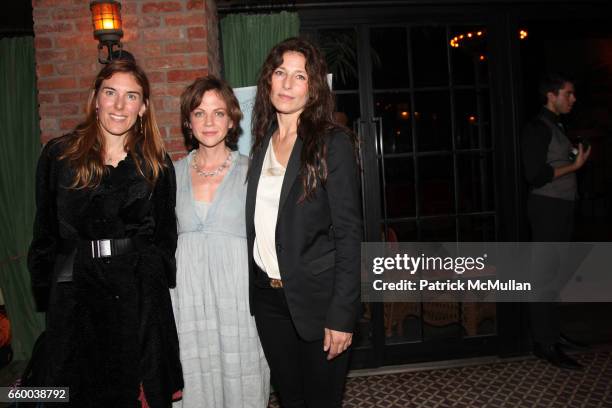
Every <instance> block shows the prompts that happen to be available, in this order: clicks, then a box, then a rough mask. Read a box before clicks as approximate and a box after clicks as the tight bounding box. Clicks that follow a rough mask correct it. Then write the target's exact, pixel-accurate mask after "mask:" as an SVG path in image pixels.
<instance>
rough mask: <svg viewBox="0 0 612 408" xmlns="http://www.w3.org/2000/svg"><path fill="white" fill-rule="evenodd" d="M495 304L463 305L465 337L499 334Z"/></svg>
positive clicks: (470, 303)
mask: <svg viewBox="0 0 612 408" xmlns="http://www.w3.org/2000/svg"><path fill="white" fill-rule="evenodd" d="M496 306H497V305H496V304H495V303H474V302H465V303H462V304H461V308H462V312H463V313H462V316H461V317H462V321H463V332H464V334H465V337H475V336H490V335H493V334H495V333H496V332H497V309H496Z"/></svg>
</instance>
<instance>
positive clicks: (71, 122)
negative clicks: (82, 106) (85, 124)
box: [60, 118, 82, 131]
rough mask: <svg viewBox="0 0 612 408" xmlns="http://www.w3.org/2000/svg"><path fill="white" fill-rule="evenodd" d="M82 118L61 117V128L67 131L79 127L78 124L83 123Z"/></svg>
mask: <svg viewBox="0 0 612 408" xmlns="http://www.w3.org/2000/svg"><path fill="white" fill-rule="evenodd" d="M81 120H82V119H77V118H68V119H61V120H60V129H62V130H65V131H70V130H72V129H74V128H75V127H77V125H78V124H79V123H81Z"/></svg>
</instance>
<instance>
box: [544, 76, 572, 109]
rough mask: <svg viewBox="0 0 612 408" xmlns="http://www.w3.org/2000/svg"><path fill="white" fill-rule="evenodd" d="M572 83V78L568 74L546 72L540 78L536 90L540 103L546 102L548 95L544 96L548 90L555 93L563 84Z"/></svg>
mask: <svg viewBox="0 0 612 408" xmlns="http://www.w3.org/2000/svg"><path fill="white" fill-rule="evenodd" d="M567 82H569V83H572V84H573V83H574V80H573V79H572V78H571V77H569V76H568V75H566V74H564V73H561V72H554V73H548V74H546V75H545V76H543V77H542V78H541V79H540V84H539V86H538V92H539V94H540V98H541V100H542V103H544V104H546V102H547V101H548V97H547V96H546V95H547V94H548V93H549V92H552V93H553V94H555V95H557V94H558V93H559V90H561V89H563V87H564V86H565V84H566V83H567Z"/></svg>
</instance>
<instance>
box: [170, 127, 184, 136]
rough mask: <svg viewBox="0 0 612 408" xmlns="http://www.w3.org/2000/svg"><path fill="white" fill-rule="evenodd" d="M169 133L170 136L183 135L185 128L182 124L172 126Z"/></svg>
mask: <svg viewBox="0 0 612 408" xmlns="http://www.w3.org/2000/svg"><path fill="white" fill-rule="evenodd" d="M168 135H169V136H170V137H180V138H182V137H183V129H182V128H181V127H180V126H170V129H168Z"/></svg>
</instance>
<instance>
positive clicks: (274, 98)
mask: <svg viewBox="0 0 612 408" xmlns="http://www.w3.org/2000/svg"><path fill="white" fill-rule="evenodd" d="M326 72H327V70H326V64H325V61H324V59H323V56H322V55H321V52H320V51H319V50H318V49H317V48H316V47H314V46H313V45H312V44H310V43H309V42H308V41H306V40H303V39H299V38H290V39H287V40H285V41H283V42H281V43H279V44H277V45H276V46H275V47H274V48H273V49H272V50H271V51H270V53H269V55H268V57H267V59H266V61H265V63H264V65H263V67H262V69H261V74H260V77H259V80H258V84H257V98H256V101H255V107H254V111H253V124H252V127H253V135H254V138H255V141H254V144H253V149H252V152H251V161H250V167H249V174H248V188H247V201H246V218H247V219H246V222H247V239H248V248H249V257H250V262H249V273H250V301H251V312H252V313H253V314H254V315H255V321H256V323H257V329H258V332H259V336H260V338H261V343H262V346H263V349H264V352H265V354H266V358H267V359H268V363H269V365H270V368H271V371H272V381H273V385H274V387H275V389H276V390H278V391H279V393H280V398H281V403H282V405H283V407H285V408H289V407H316V408H325V407H340V406H341V403H342V391H343V388H344V381H345V377H346V371H347V368H348V351H347V349H348V348H349V346H350V345H351V340H352V333H353V329H354V326H355V321H356V318H357V313H358V310H359V307H360V297H359V286H360V283H359V279H360V242H361V237H362V220H361V205H360V203H361V199H360V191H359V187H360V182H359V166H358V160H357V156H358V155H357V141H356V137H355V135H354V134H353V133H351V132H350V131H348V130H347V129H345V128H343V127H341V126H340V125H338V124H336V123H335V122H334V119H333V111H334V100H333V94H332V92H331V90H330V88H329V86H328V84H327V81H326Z"/></svg>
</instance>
